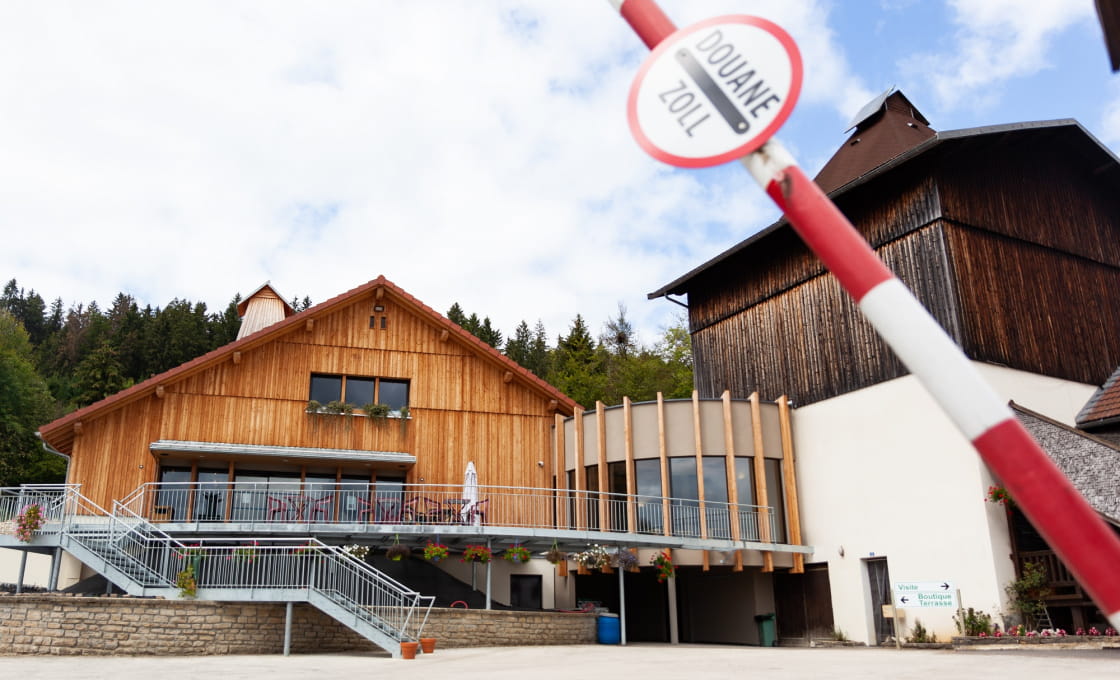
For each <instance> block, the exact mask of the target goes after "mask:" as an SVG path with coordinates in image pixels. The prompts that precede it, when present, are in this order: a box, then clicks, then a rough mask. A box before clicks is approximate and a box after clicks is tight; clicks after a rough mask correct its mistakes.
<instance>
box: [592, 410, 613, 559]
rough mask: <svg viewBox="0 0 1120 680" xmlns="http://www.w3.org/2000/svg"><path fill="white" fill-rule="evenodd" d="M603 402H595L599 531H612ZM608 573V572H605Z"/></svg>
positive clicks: (605, 421) (605, 416) (605, 413)
mask: <svg viewBox="0 0 1120 680" xmlns="http://www.w3.org/2000/svg"><path fill="white" fill-rule="evenodd" d="M606 408H607V407H606V406H605V405H604V404H603V402H601V401H596V402H595V450H596V452H597V453H598V454H599V455H598V460H597V461H596V468H597V471H598V473H599V474H598V475H597V476H598V478H599V483H598V487H599V531H611V530H613V529H612V527H611V506H610V503H608V502H607V498H608V496H607V493H608V492H609V491H610V489H609V488H608V486H609V482H608V479H607V412H606ZM604 573H607V572H604Z"/></svg>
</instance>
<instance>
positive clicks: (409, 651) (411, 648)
mask: <svg viewBox="0 0 1120 680" xmlns="http://www.w3.org/2000/svg"><path fill="white" fill-rule="evenodd" d="M418 646H419V645H418V644H417V643H415V642H402V643H401V658H402V659H415V658H416V648H417V647H418Z"/></svg>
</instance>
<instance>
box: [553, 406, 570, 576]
mask: <svg viewBox="0 0 1120 680" xmlns="http://www.w3.org/2000/svg"><path fill="white" fill-rule="evenodd" d="M555 423H556V433H555V436H554V438H553V441H554V446H555V447H556V451H555V455H554V456H553V457H554V458H555V459H556V465H555V468H556V523H557V526H559V527H562V528H565V529H568V528H571V526H572V519H574V518H572V517H568V507H569V506H568V503H567V498H568V494H567V490H568V462H567V458H568V452H567V451H566V450H565V443H564V416H562V415H560V414H559V413H557V414H556V416H555ZM566 567H567V563H565V571H566ZM566 575H567V574H566V573H565V574H561V576H566Z"/></svg>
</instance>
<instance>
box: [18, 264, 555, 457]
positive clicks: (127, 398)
mask: <svg viewBox="0 0 1120 680" xmlns="http://www.w3.org/2000/svg"><path fill="white" fill-rule="evenodd" d="M378 288H383V289H384V290H385V291H386V292H388V294H389V295H391V296H393V298H394V299H395V300H396V301H398V302H400V303H402V304H403V305H404V306H405V307H406V308H408V309H410V310H411V311H413V312H414V313H415V314H417V315H418V316H421V317H426V318H427V319H428V320H430V321H431V323H432V324H433V325H434V326H437V327H442V328H444V329H446V330H447V331H448V333H449V335H451V336H452V337H455V338H457V339H458V341H459V342H460V343H461V344H464V345H466V346H467V347H468V348H470V349H471V350H472V351H474V353H475V354H476V355H477V356H479V357H481V358H482V359H484V360H486V361H489V362H491V363H493V364H495V365H497V366H499V367H501V368H504V369H505V370H507V371H509V372H510V373H512V374H513V375H514V376H516V377H517V378H518V379H520V380H521V382H523V383H525V384H526V385H528V386H529V387H530V389H532V390H534V391H536V392H537V393H539V394H540V395H541V396H542V397H543V398H546V399H549V400H555V401H556V403H557V410H559V411H561V412H563V413H564V414H565V415H571V414H572V413H573V411H574V409H575V407H576V406H577V404H576V402H575V401H574V400H572V399H571V397H568V396H567V395H566V394H564V393H563V392H561V391H560V390H558V389H556V388H555V387H553V386H552V385H550V384H549V383H547V382H545V381H544V380H542V379H540V378H538V377H537V376H536V375H535V374H533V373H532V372H531V371H529V370H528V369H525V368H523V367H522V366H521V365H520V364H518V363H517V362H515V361H513V360H512V359H510V358H509V357H507V356H505V355H504V354H502V353H501V352H499V351H498V350H496V349H494V348H493V347H491V346H490V345H488V344H486V343H485V342H483V341H482V340H479V339H478V338H476V337H475V336H474V335H471V333H469V332H468V331H466V330H464V329H463V328H462V327H460V326H459V325H458V324H456V323H454V322H452V321H451V320H450V319H448V318H447V317H445V316H443V315H442V314H440V313H439V312H437V311H435V310H434V309H432V308H431V307H428V306H427V305H425V304H424V303H423V302H421V301H420V300H418V299H416V298H415V297H413V296H412V295H410V294H409V293H407V292H405V291H404V289H402V288H400V287H399V286H397V285H396V284H395V283H393V282H392V281H390V280H388V279H386V278H385V277H384V276H379V277H377V278H376V279H374V280H372V281H370V282H368V283H365V284H363V285H361V286H358V287H357V288H354V289H352V290H349V291H347V292H345V293H342V294H341V295H338V296H336V297H333V298H331V299H330V300H327V301H326V302H323V303H320V304H318V305H315V306H314V307H311V308H309V309H306V310H304V311H302V312H299V313H296V314H293V315H291V316H289V317H288V318H286V319H284V320H283V321H280V322H277V323H275V324H272V325H271V326H269V327H267V328H264V329H262V330H259V331H257V332H256V333H253V334H251V335H248V336H246V337H244V338H241V339H240V340H236V341H234V342H231V343H229V344H227V345H224V346H222V347H219V348H218V349H215V350H212V351H210V352H207V353H206V354H203V355H202V356H200V357H197V358H195V359H192V360H190V361H188V362H186V363H185V364H181V365H179V366H176V367H175V368H172V369H170V370H168V371H164V372H163V373H160V374H158V375H155V376H152V377H151V378H148V379H147V380H145V381H144V382H141V383H138V384H136V385H133V386H132V387H130V388H128V389H126V390H122V391H120V392H117V393H116V394H114V395H111V396H108V397H106V398H104V399H102V400H101V401H97V402H94V403H93V404H90V405H89V406H86V407H83V408H80V409H78V410H76V411H73V412H71V413H69V414H67V415H65V416H63V417H62V418H59V419H57V420H54V421H52V422H50V423H47V424H46V425H43V426H42V427H41V428H39V433H40V435H41V436H42V438H43V440H44V441H46V442H47V443H48V444H50V445H51V446H53V447H54V448H56V449H60V450H62V451H64V452H65V451H66V450H67V449H68V448H69V446H70V444H71V443H72V442H73V438H74V431H73V427H74V424H75V423H79V422H81V421H82V420H83V419H90V418H95V417H100V416H102V415H104V414H106V413H109V412H111V411H114V410H116V409H119V408H121V407H123V406H125V405H126V404H129V403H131V402H134V401H137V400H139V399H142V398H144V397H147V396H148V395H150V394H152V393H154V392H155V391H156V390H157V389H158V388H159V387H160V386H163V385H168V384H171V383H175V382H178V381H180V380H183V379H185V378H187V377H189V376H191V375H194V374H196V373H199V372H200V371H203V370H206V369H207V368H209V367H211V366H214V365H215V364H218V363H221V362H222V361H226V360H227V359H229V358H230V357H232V355H233V353H234V352H239V351H245V350H248V349H252V348H254V347H259V346H261V345H264V344H267V343H268V342H270V341H272V340H274V339H276V338H278V337H280V336H282V335H284V334H286V333H287V332H289V331H291V330H293V329H295V328H298V327H299V326H300V325H301V324H304V323H305V322H306V321H308V320H309V319H315V318H316V317H319V316H323V315H326V314H330V313H332V312H334V311H335V310H337V309H340V308H342V307H344V306H346V305H348V304H350V303H351V302H353V301H354V300H355V299H356V298H358V297H361V296H362V295H366V294H369V293H373V292H374V291H375V290H376V289H378Z"/></svg>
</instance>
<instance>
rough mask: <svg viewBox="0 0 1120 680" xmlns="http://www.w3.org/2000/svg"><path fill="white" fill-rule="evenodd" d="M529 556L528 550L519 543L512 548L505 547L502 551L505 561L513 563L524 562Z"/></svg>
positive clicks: (530, 556)
mask: <svg viewBox="0 0 1120 680" xmlns="http://www.w3.org/2000/svg"><path fill="white" fill-rule="evenodd" d="M531 558H532V555H531V554H529V550H528V549H527V548H525V547H524V546H520V545H515V546H513V547H512V548H506V551H505V552H504V553H502V559H503V560H506V561H507V562H513V563H514V564H524V563H526V562H528V561H529V560H530V559H531Z"/></svg>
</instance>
